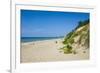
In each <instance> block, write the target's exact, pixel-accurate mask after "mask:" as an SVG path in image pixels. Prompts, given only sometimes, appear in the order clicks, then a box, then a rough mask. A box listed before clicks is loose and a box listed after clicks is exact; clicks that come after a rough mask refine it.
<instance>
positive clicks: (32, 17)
mask: <svg viewBox="0 0 100 73" xmlns="http://www.w3.org/2000/svg"><path fill="white" fill-rule="evenodd" d="M87 19H89V13H79V12H56V11H39V10H21V37H57V36H58V37H59V36H65V35H66V34H67V33H68V32H70V31H71V30H73V29H74V28H75V27H76V26H77V25H78V22H79V21H84V20H87Z"/></svg>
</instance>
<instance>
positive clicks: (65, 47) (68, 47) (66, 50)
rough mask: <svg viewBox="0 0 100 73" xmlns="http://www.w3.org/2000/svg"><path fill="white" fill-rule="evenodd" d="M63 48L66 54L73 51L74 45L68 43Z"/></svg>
mask: <svg viewBox="0 0 100 73" xmlns="http://www.w3.org/2000/svg"><path fill="white" fill-rule="evenodd" d="M61 49H62V50H63V51H64V54H69V53H72V46H70V45H66V46H64V47H63V48H61Z"/></svg>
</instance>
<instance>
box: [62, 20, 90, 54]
mask: <svg viewBox="0 0 100 73" xmlns="http://www.w3.org/2000/svg"><path fill="white" fill-rule="evenodd" d="M81 27H82V28H81ZM80 28H81V29H80ZM78 29H80V30H78ZM77 30H78V31H77ZM76 37H79V38H78V39H77V41H75V39H76ZM62 43H63V44H64V47H62V48H61V50H63V52H64V54H70V53H73V54H77V52H76V51H72V50H73V48H74V47H73V44H78V45H82V46H86V47H87V48H89V19H88V20H85V21H79V23H78V26H77V27H76V28H75V29H74V30H72V31H71V32H69V33H68V34H67V35H66V36H65V38H64V41H63V42H62Z"/></svg>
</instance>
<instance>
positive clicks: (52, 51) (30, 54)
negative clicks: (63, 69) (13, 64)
mask: <svg viewBox="0 0 100 73" xmlns="http://www.w3.org/2000/svg"><path fill="white" fill-rule="evenodd" d="M61 47H63V44H62V39H52V40H44V41H35V42H29V43H21V58H20V59H21V63H31V62H47V61H68V60H85V59H89V50H88V49H85V53H83V51H84V50H82V49H78V50H77V51H78V53H77V54H73V53H72V54H64V53H63V52H60V50H59V49H60V48H61Z"/></svg>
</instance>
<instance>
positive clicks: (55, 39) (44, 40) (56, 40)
mask: <svg viewBox="0 0 100 73" xmlns="http://www.w3.org/2000/svg"><path fill="white" fill-rule="evenodd" d="M63 39H64V38H57V39H55V38H54V39H46V40H37V41H31V42H21V44H22V45H24V44H32V43H37V42H47V41H58V40H62V41H63Z"/></svg>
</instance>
